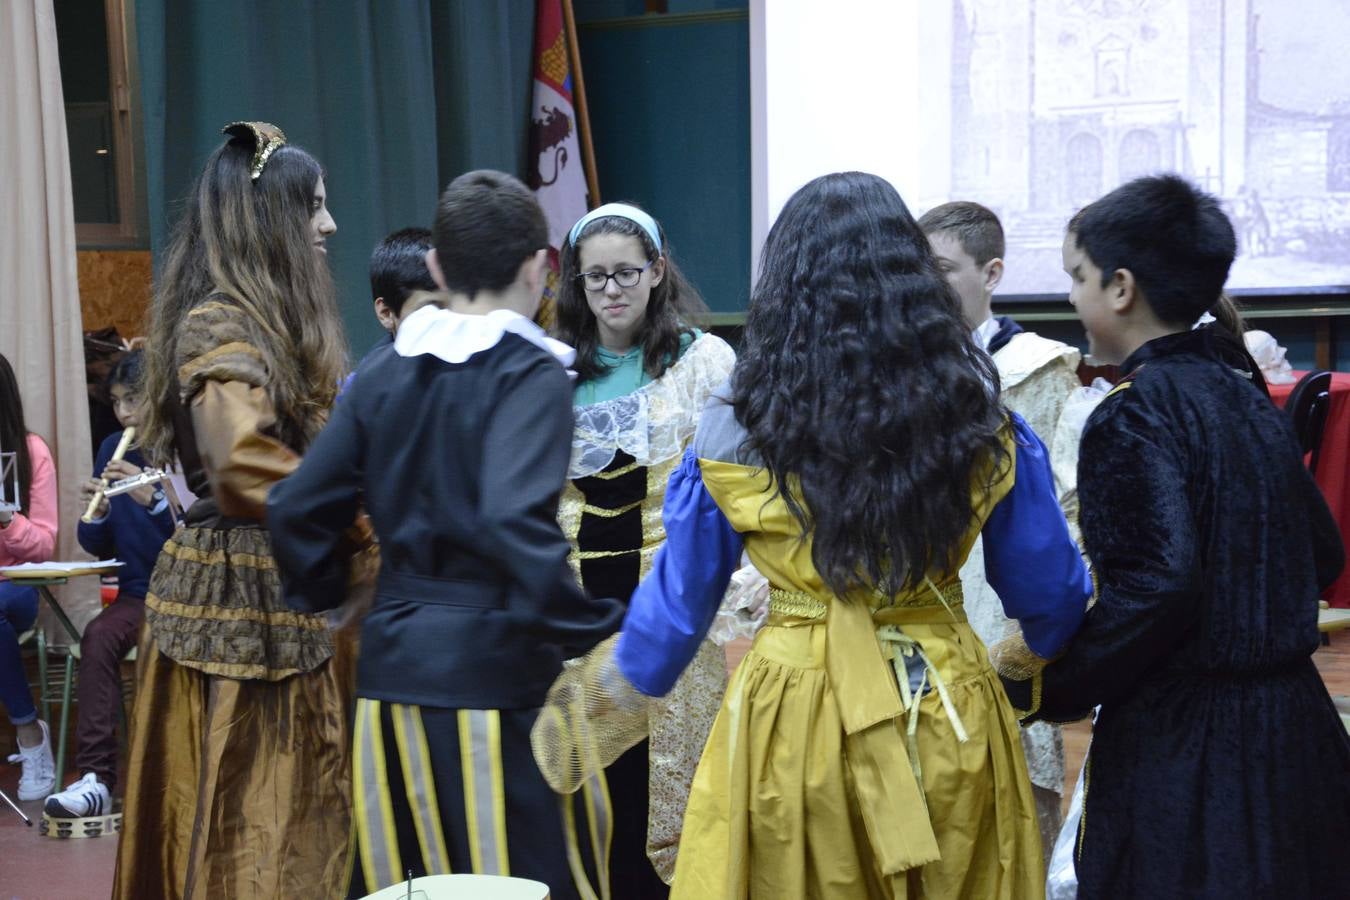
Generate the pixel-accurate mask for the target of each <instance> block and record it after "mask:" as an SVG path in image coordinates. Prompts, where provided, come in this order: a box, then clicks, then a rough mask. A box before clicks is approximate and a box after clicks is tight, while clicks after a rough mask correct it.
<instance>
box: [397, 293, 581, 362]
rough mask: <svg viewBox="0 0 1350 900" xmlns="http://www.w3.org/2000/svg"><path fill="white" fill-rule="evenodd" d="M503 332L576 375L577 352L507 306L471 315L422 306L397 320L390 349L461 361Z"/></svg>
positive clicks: (402, 353) (491, 343) (498, 338)
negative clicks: (552, 359) (397, 323)
mask: <svg viewBox="0 0 1350 900" xmlns="http://www.w3.org/2000/svg"><path fill="white" fill-rule="evenodd" d="M507 333H510V334H514V335H517V336H518V337H522V338H524V339H525V340H527V341H529V342H530V343H531V344H534V345H535V346H536V347H540V348H542V349H544V350H547V351H548V352H549V354H550V355H552V356H553V358H554V359H556V360H557V361H558V362H560V363H562V366H563V368H564V369H567V370H568V375H570V376H572V377H573V378H575V377H576V373H574V372H572V371H571V366H572V363H573V362H575V361H576V358H577V352H576V351H575V350H573V349H572V348H571V347H569V346H568V345H566V344H564V343H563V342H562V341H559V340H555V339H554V338H551V337H549V336H548V335H546V334H545V333H544V329H542V328H540V327H539V326H538V325H536V324H534V323H533V322H531V321H530V320H529V319H527V318H525V317H524V316H522V315H521V314H520V313H517V312H512V311H511V310H509V309H494V310H493V311H492V312H489V313H486V314H484V315H481V316H477V315H472V316H471V315H465V314H464V313H457V312H451V311H450V310H448V309H441V308H439V307H435V306H424V307H422V308H421V309H419V310H417V311H416V312H414V313H413V314H412V315H410V316H408V318H406V319H404V320H403V321H402V322H401V323H399V326H398V336H397V337H395V338H394V351H395V352H396V353H398V355H399V356H421V355H422V354H424V353H429V354H431V355H432V356H434V357H436V358H437V359H442V360H444V361H446V362H448V363H462V362H464V361H465V360H467V359H468V358H469V357H471V356H473V355H474V354H476V353H482V352H483V351H484V350H491V349H492V348H493V347H495V346H497V344H499V343H500V342H501V339H502V336H503V335H505V334H507Z"/></svg>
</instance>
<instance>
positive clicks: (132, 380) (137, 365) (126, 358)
mask: <svg viewBox="0 0 1350 900" xmlns="http://www.w3.org/2000/svg"><path fill="white" fill-rule="evenodd" d="M144 360H145V354H144V353H143V352H142V351H140V350H131V351H129V352H127V353H125V354H123V356H122V358H121V359H119V360H118V361H117V362H115V363H113V367H112V368H111V369H109V370H108V379H107V382H106V383H105V386H106V387H107V388H108V389H112V388H113V387H115V386H116V385H119V384H122V385H126V386H127V387H129V388H133V389H135V390H140V388H141V366H142V364H143V362H144Z"/></svg>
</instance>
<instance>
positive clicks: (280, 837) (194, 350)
mask: <svg viewBox="0 0 1350 900" xmlns="http://www.w3.org/2000/svg"><path fill="white" fill-rule="evenodd" d="M249 334H250V329H249V328H248V325H247V321H246V320H245V318H244V313H243V312H242V311H240V310H239V309H238V308H237V307H235V306H233V305H231V304H229V303H227V302H220V301H217V300H210V301H207V302H205V303H203V304H201V305H199V306H198V307H196V308H195V309H193V310H192V312H191V313H189V314H188V316H187V317H185V319H184V322H183V324H182V325H180V327H179V334H178V348H179V360H178V361H179V365H180V368H179V379H180V382H181V398H180V403H181V409H180V412H181V415H180V416H179V421H178V422H177V423H176V431H177V437H176V440H177V443H178V447H179V453H180V456H181V457H182V460H183V463H184V466H185V468H186V469H187V470H188V474H189V480H190V483H191V481H192V478H193V474H194V471H193V470H194V468H195V469H196V470H197V475H198V478H199V480H200V476H202V475H204V476H205V480H206V482H207V483H209V488H210V490H209V491H206V490H205V485H202V491H201V492H202V493H203V494H204V496H203V497H202V498H201V499H199V500H198V501H197V503H196V504H194V505H193V507H192V508H191V509H190V510H189V511H188V514H187V517H186V521H185V524H184V525H183V526H180V527H179V528H178V530H177V531H176V532H175V533H174V534H173V536H172V537H171V538H170V539H169V541H168V542H167V543H166V544H165V546H164V548H163V550H162V551H161V553H160V556H159V560H158V562H157V563H156V565H155V569H154V572H153V574H152V575H151V580H150V586H149V592H148V595H147V597H146V601H145V602H146V625H145V629H144V631H143V632H142V635H141V641H140V646H139V654H138V663H137V673H136V674H137V679H136V702H135V708H134V712H133V714H132V722H131V740H130V754H129V764H128V773H127V790H126V800H125V810H124V827H123V831H122V835H121V843H120V846H119V847H118V859H117V871H116V875H115V880H114V886H113V896H114V897H115V898H126V900H142V898H149V897H155V898H160V897H193V898H217V897H221V898H223V897H229V898H232V900H235V898H259V900H262V898H269V900H270V898H283V897H336V896H340V895H341V894H342V891H343V889H344V887H345V883H346V869H347V843H348V839H349V832H350V802H351V801H350V794H351V783H350V779H351V775H350V765H349V749H348V748H349V747H350V726H349V716H350V708H351V703H350V700H351V696H352V688H353V684H352V681H353V678H352V674H353V669H352V665H353V662H354V653H355V648H354V645H353V641H352V640H351V639H350V638H347V637H344V636H342V635H338V636H334V635H333V634H331V633H330V632H329V629H328V626H327V623H326V621H325V620H324V619H323V618H322V617H320V616H313V615H305V614H301V613H296V612H293V611H292V610H290V609H289V608H288V607H287V606H286V604H285V602H284V601H283V599H282V592H281V584H280V581H279V578H278V575H277V569H276V562H275V560H274V559H273V558H272V551H271V544H270V537H269V535H268V532H267V530H266V528H265V526H264V524H263V521H262V518H263V508H264V503H265V501H266V494H267V490H268V488H270V487H271V485H272V484H274V483H275V482H276V481H277V480H278V479H280V478H282V477H284V476H285V475H286V474H288V473H289V472H290V471H291V470H292V469H294V467H295V465H296V464H297V463H298V456H297V454H296V453H295V451H294V450H293V449H291V448H290V447H289V446H288V445H287V444H286V443H285V442H283V441H282V440H281V439H279V438H278V436H277V434H278V432H279V429H278V427H277V417H276V415H275V413H274V412H273V410H272V406H271V403H270V401H269V399H268V395H267V392H266V389H265V385H266V378H267V374H266V370H265V368H264V366H263V363H262V356H261V354H260V353H259V351H258V350H257V349H256V347H255V346H253V345H252V344H251V343H250V341H249ZM335 637H336V639H335Z"/></svg>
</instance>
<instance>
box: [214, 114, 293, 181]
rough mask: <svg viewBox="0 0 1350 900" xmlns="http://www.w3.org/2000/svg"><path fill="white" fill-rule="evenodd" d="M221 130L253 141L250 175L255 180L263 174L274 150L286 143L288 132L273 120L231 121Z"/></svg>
mask: <svg viewBox="0 0 1350 900" xmlns="http://www.w3.org/2000/svg"><path fill="white" fill-rule="evenodd" d="M220 132H221V134H228V135H230V136H231V137H237V138H249V139H251V140H252V141H253V161H252V162H251V163H250V164H249V177H250V178H251V179H252V180H253V181H257V180H258V176H259V175H261V174H262V170H263V166H265V165H267V160H268V159H269V158H271V156H272V152H273V151H275V150H276V149H277V148H278V147H281V146H284V145H285V143H286V132H284V131H282V130H281V129H280V128H278V127H277V126H275V125H273V124H272V123H271V122H231V123H230V124H228V125H226V126H225V127H224V128H222V129H221V130H220Z"/></svg>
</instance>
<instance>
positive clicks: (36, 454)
mask: <svg viewBox="0 0 1350 900" xmlns="http://www.w3.org/2000/svg"><path fill="white" fill-rule="evenodd" d="M28 457H29V459H30V460H31V463H32V467H33V475H32V480H31V481H30V482H29V486H28V512H27V514H24V513H15V514H14V518H12V519H11V520H10V522H9V525H8V526H6V527H5V528H3V529H0V561H4V562H5V564H6V565H8V564H11V563H26V562H46V561H47V560H49V559H51V558H52V554H54V553H55V552H56V532H57V530H58V529H59V528H60V515H59V513H58V511H57V500H56V464H55V463H53V462H52V452H51V450H49V449H47V443H46V442H45V441H44V440H42V438H40V437H38V436H37V435H35V434H30V435H28Z"/></svg>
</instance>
